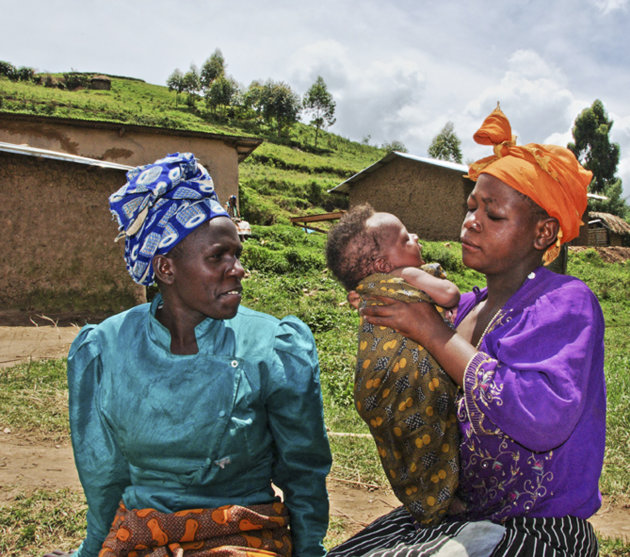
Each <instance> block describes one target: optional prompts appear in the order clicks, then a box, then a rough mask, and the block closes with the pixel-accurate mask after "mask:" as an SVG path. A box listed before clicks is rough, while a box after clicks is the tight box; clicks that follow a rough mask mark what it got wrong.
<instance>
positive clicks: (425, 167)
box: [329, 151, 474, 240]
mask: <svg viewBox="0 0 630 557" xmlns="http://www.w3.org/2000/svg"><path fill="white" fill-rule="evenodd" d="M467 172H468V167H467V166H466V165H463V164H457V163H452V162H447V161H442V160H437V159H430V158H425V157H417V156H414V155H410V154H408V153H400V152H397V151H393V152H391V153H388V154H387V155H386V156H385V157H383V158H382V159H381V160H379V161H378V162H376V163H374V164H373V165H371V166H368V167H367V168H365V169H363V170H362V171H361V172H358V173H357V174H354V175H353V176H351V177H350V178H348V179H347V180H345V181H344V182H342V183H341V184H339V185H338V186H336V187H334V188H332V189H331V190H329V191H330V192H331V193H341V194H345V195H348V197H349V200H348V201H349V206H350V207H353V206H355V205H358V204H361V203H365V202H368V203H370V204H371V205H372V207H374V209H375V210H376V211H383V212H388V213H393V214H395V215H396V216H397V217H398V218H399V219H400V220H401V221H402V222H403V224H404V225H405V226H406V227H407V229H408V230H409V231H410V232H414V233H416V234H418V236H419V237H420V238H421V239H425V240H459V233H460V229H461V225H462V222H463V220H464V216H465V215H466V198H467V197H468V195H469V194H470V192H471V191H472V189H473V187H474V182H473V181H472V180H469V179H468V178H464V175H465V174H466V173H467Z"/></svg>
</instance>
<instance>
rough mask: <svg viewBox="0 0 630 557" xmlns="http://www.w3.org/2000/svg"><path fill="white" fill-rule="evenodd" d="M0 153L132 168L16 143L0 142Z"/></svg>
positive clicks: (104, 166) (106, 166)
mask: <svg viewBox="0 0 630 557" xmlns="http://www.w3.org/2000/svg"><path fill="white" fill-rule="evenodd" d="M0 151H4V152H5V153H15V154H17V155H26V156H29V157H37V158H42V159H52V160H57V161H66V162H74V163H77V164H87V165H88V166H98V167H100V168H112V169H115V170H125V171H126V170H131V169H132V168H134V167H133V166H129V165H128V164H119V163H117V162H110V161H100V160H98V159H90V158H88V157H80V156H79V155H71V154H70V153H61V152H59V151H50V150H48V149H39V148H38V147H31V146H30V145H17V144H16V143H5V142H3V141H0Z"/></svg>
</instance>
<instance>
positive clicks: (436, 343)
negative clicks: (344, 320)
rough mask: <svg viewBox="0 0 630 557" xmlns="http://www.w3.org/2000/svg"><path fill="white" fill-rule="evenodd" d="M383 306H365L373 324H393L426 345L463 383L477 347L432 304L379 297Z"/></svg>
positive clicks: (362, 310) (363, 310) (458, 380)
mask: <svg viewBox="0 0 630 557" xmlns="http://www.w3.org/2000/svg"><path fill="white" fill-rule="evenodd" d="M378 300H379V302H381V303H382V304H383V305H375V306H366V307H365V308H362V309H361V314H362V315H363V317H364V318H365V319H366V320H367V321H368V322H369V323H372V324H373V325H379V326H383V327H391V328H392V329H395V330H396V331H398V332H399V333H401V334H402V335H404V336H406V337H408V338H410V339H411V340H414V341H416V342H417V343H418V344H420V345H421V346H423V347H424V348H426V349H427V350H428V351H429V352H430V353H431V355H432V356H433V357H434V358H435V359H436V360H437V362H438V363H439V364H440V366H442V368H443V369H444V371H446V373H448V374H449V376H450V377H451V378H452V379H453V381H455V382H456V383H457V384H458V385H460V386H461V385H462V383H463V378H464V372H465V370H466V366H467V365H468V362H470V360H471V359H472V357H473V356H474V355H475V354H476V353H477V350H476V349H475V347H474V346H472V345H471V344H470V343H469V342H468V341H467V340H465V339H464V338H463V337H462V336H461V335H459V334H457V332H456V331H453V329H451V328H450V327H449V326H448V325H447V324H446V323H444V320H443V318H442V317H441V316H440V314H439V313H438V312H437V311H436V310H435V308H434V307H433V306H432V305H431V304H427V303H425V302H419V303H414V304H407V303H404V302H398V301H395V300H392V299H391V298H383V297H380V296H379V297H378Z"/></svg>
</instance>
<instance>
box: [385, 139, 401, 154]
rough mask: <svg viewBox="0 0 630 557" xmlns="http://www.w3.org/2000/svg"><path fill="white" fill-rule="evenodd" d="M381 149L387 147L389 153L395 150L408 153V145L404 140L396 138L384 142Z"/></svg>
mask: <svg viewBox="0 0 630 557" xmlns="http://www.w3.org/2000/svg"><path fill="white" fill-rule="evenodd" d="M381 149H385V151H387V152H388V153H392V152H393V151H398V152H399V153H407V147H405V144H404V143H403V142H402V141H398V140H397V139H394V140H393V141H390V142H389V143H383V144H382V145H381Z"/></svg>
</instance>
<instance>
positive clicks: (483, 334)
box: [475, 308, 503, 350]
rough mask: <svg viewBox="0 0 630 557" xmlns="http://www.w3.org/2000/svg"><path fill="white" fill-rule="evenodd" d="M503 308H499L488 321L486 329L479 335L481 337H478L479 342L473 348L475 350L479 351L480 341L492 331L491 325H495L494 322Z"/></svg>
mask: <svg viewBox="0 0 630 557" xmlns="http://www.w3.org/2000/svg"><path fill="white" fill-rule="evenodd" d="M502 309H503V308H499V309H498V310H497V311H496V312H495V314H494V315H493V316H492V318H491V319H490V321H489V322H488V324H487V325H486V328H485V329H484V330H483V333H481V336H480V337H479V340H478V341H477V346H475V348H476V349H477V350H479V347H480V346H481V341H482V340H483V338H484V337H485V336H486V335H487V334H488V333H489V332H490V330H491V329H492V327H493V325H494V324H495V321H497V320H498V318H499V317H500V316H501V313H502V311H501V310H502Z"/></svg>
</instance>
